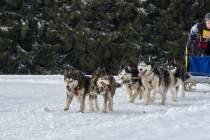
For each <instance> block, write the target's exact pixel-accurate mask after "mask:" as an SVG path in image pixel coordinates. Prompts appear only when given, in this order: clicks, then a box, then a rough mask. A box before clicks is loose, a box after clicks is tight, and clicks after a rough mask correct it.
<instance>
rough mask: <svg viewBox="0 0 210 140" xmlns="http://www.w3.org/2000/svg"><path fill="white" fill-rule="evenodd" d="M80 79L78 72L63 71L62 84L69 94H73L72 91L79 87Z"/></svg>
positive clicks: (71, 70) (72, 70)
mask: <svg viewBox="0 0 210 140" xmlns="http://www.w3.org/2000/svg"><path fill="white" fill-rule="evenodd" d="M81 80H82V79H81V77H80V74H79V71H78V70H75V69H70V70H65V73H64V83H65V85H66V89H67V90H68V91H69V92H70V91H71V92H75V91H74V89H75V88H76V87H77V86H78V85H79V82H80V81H81Z"/></svg>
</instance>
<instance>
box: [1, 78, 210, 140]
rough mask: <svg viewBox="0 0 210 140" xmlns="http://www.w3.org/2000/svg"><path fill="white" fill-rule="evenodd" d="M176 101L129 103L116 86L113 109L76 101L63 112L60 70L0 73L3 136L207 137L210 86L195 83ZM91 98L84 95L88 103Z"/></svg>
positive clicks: (39, 139)
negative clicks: (83, 105) (81, 110)
mask: <svg viewBox="0 0 210 140" xmlns="http://www.w3.org/2000/svg"><path fill="white" fill-rule="evenodd" d="M195 88H196V90H195V91H190V92H186V97H185V98H182V97H181V91H179V95H178V102H173V101H172V96H171V94H170V93H168V94H167V101H166V105H159V103H160V95H157V98H156V101H155V102H154V103H151V104H150V105H148V106H143V101H142V100H135V103H134V104H131V103H129V102H128V101H129V100H128V97H127V94H126V91H125V89H124V88H123V87H122V88H118V89H117V91H116V95H115V97H114V111H113V112H110V111H108V113H102V112H101V109H102V96H99V97H98V102H99V107H100V110H99V111H93V112H90V111H89V110H88V109H89V107H88V104H86V109H85V112H84V113H78V112H77V110H78V109H79V104H78V103H77V101H76V99H74V100H73V101H72V104H71V106H70V110H68V111H63V108H64V105H65V100H66V93H65V85H64V82H63V76H62V75H50V76H49V75H48V76H46V75H45V76H35V75H34V76H32V75H27V76H26V75H0V140H48V139H50V140H160V139H161V140H183V139H184V140H209V139H210V133H209V132H210V92H209V91H210V88H209V87H208V86H205V85H201V84H197V86H196V87H195ZM87 101H88V98H86V103H87Z"/></svg>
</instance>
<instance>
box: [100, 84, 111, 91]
mask: <svg viewBox="0 0 210 140" xmlns="http://www.w3.org/2000/svg"><path fill="white" fill-rule="evenodd" d="M101 84H102V85H103V87H104V88H105V89H106V90H109V89H110V85H107V84H105V83H104V82H101Z"/></svg>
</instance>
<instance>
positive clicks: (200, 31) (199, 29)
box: [190, 13, 210, 56]
mask: <svg viewBox="0 0 210 140" xmlns="http://www.w3.org/2000/svg"><path fill="white" fill-rule="evenodd" d="M190 40H191V41H193V42H196V45H197V47H198V49H197V48H196V49H197V52H196V53H197V56H207V55H210V41H209V40H210V13H207V14H206V15H205V17H204V21H203V22H200V23H197V24H195V25H194V26H193V27H192V28H191V31H190Z"/></svg>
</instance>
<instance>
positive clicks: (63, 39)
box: [0, 0, 210, 74]
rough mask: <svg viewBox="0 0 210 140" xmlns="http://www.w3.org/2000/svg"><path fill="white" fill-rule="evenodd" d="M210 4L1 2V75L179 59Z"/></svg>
mask: <svg viewBox="0 0 210 140" xmlns="http://www.w3.org/2000/svg"><path fill="white" fill-rule="evenodd" d="M209 5H210V1H209V0H1V1H0V74H62V73H63V69H64V68H65V67H66V66H72V67H75V68H76V69H79V70H81V71H83V72H84V73H85V74H92V72H93V71H95V70H96V69H97V67H98V66H101V67H102V66H104V67H105V68H106V70H107V73H109V74H117V72H118V70H119V68H120V66H122V65H130V66H136V65H137V64H138V57H139V55H140V54H141V55H151V56H152V58H153V59H154V61H157V62H165V61H166V59H167V58H176V60H177V62H180V63H183V64H184V51H185V45H186V42H187V40H188V34H189V31H190V28H191V26H192V25H193V24H194V23H195V20H197V19H199V18H204V15H205V14H206V13H208V12H210V7H209Z"/></svg>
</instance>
